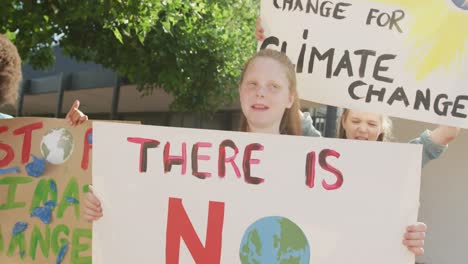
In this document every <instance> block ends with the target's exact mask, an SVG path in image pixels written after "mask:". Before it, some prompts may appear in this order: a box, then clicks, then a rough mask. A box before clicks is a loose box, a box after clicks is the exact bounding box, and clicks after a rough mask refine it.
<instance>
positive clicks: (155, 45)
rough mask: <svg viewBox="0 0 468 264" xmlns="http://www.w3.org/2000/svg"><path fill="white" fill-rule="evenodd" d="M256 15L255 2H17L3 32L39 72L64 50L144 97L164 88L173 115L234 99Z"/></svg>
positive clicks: (6, 12)
mask: <svg viewBox="0 0 468 264" xmlns="http://www.w3.org/2000/svg"><path fill="white" fill-rule="evenodd" d="M2 1H3V0H2ZM258 9H259V6H258V1H255V0H235V1H228V0H191V1H186V0H163V1H161V0H80V1H73V0H33V1H27V0H26V1H18V0H13V1H8V3H2V9H1V10H0V32H3V33H7V34H8V35H9V36H11V37H12V38H13V40H14V42H15V44H16V45H17V47H18V50H19V51H20V54H21V56H22V58H23V60H26V61H27V62H28V63H30V64H31V65H33V66H34V67H36V68H47V67H49V66H50V65H51V64H52V63H53V60H54V58H53V55H52V52H51V47H52V46H53V45H59V46H60V47H62V48H63V50H64V53H65V54H67V55H69V56H71V57H73V58H75V59H77V60H80V61H93V62H96V63H99V64H102V65H104V66H105V67H107V68H110V69H112V70H114V71H116V72H117V73H118V74H120V75H121V76H125V77H127V78H129V80H130V81H131V82H133V83H136V84H138V87H139V89H140V90H141V92H142V93H143V94H148V93H151V91H152V90H153V89H155V88H159V87H161V88H163V89H164V90H165V91H166V92H168V93H170V94H172V95H173V96H174V98H175V100H174V102H173V104H172V106H171V107H172V108H173V110H178V111H194V112H213V111H216V110H217V109H219V107H220V106H222V105H223V104H224V103H225V102H228V101H229V100H228V99H232V98H234V97H235V96H236V94H237V81H238V76H239V73H240V70H241V68H242V65H243V63H244V62H245V60H246V59H247V58H248V57H249V56H250V55H252V54H253V53H254V52H255V45H256V43H255V39H254V30H255V19H256V17H257V16H258Z"/></svg>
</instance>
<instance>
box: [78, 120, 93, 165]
mask: <svg viewBox="0 0 468 264" xmlns="http://www.w3.org/2000/svg"><path fill="white" fill-rule="evenodd" d="M92 134H93V129H92V128H88V130H86V133H85V135H84V140H83V156H82V158H81V168H82V169H83V170H87V169H88V166H89V153H90V152H91V149H92V148H93V144H92V143H91V142H89V140H88V139H89V138H90V137H91V136H92Z"/></svg>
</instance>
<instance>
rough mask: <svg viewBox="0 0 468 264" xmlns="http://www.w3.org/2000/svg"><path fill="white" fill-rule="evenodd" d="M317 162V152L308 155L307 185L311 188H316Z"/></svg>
mask: <svg viewBox="0 0 468 264" xmlns="http://www.w3.org/2000/svg"><path fill="white" fill-rule="evenodd" d="M315 162H316V155H315V151H312V152H309V153H307V158H306V185H307V186H309V188H314V184H315V183H314V181H315Z"/></svg>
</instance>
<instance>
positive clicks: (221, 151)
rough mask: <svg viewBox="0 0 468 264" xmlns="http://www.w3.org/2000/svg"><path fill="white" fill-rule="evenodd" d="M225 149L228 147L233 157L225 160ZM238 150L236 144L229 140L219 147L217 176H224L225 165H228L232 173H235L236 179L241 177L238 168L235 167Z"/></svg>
mask: <svg viewBox="0 0 468 264" xmlns="http://www.w3.org/2000/svg"><path fill="white" fill-rule="evenodd" d="M226 147H230V148H231V149H232V150H233V151H234V155H232V156H230V157H227V158H226ZM238 153H239V149H238V148H237V146H236V144H234V142H233V141H232V140H230V139H226V140H224V141H223V142H221V144H220V145H219V159H218V176H219V177H224V176H226V163H230V164H231V166H232V168H233V169H234V172H235V173H236V176H237V178H240V177H241V174H240V171H239V168H238V167H237V165H236V162H235V159H236V156H237V154H238Z"/></svg>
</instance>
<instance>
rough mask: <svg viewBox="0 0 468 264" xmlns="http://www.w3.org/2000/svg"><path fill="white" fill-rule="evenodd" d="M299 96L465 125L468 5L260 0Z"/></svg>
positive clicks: (268, 32) (272, 44)
mask: <svg viewBox="0 0 468 264" xmlns="http://www.w3.org/2000/svg"><path fill="white" fill-rule="evenodd" d="M261 18H262V25H263V28H264V30H265V36H266V39H265V40H264V41H263V42H261V43H260V44H259V47H260V48H269V49H275V50H282V51H284V52H285V53H286V54H287V55H288V56H289V58H290V59H291V60H292V62H293V63H294V64H295V65H296V72H297V73H298V88H299V95H300V97H301V98H302V99H306V100H309V101H313V102H318V103H322V104H327V105H334V106H339V107H345V108H351V109H360V110H364V111H369V112H379V113H384V114H388V115H391V116H396V117H402V118H407V119H413V120H419V121H425V122H431V123H439V124H446V125H453V126H457V127H463V128H468V118H467V117H468V26H467V25H468V1H464V0H453V1H452V0H427V1H407V0H356V1H343V2H341V1H322V0H312V1H311V0H262V3H261Z"/></svg>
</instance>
